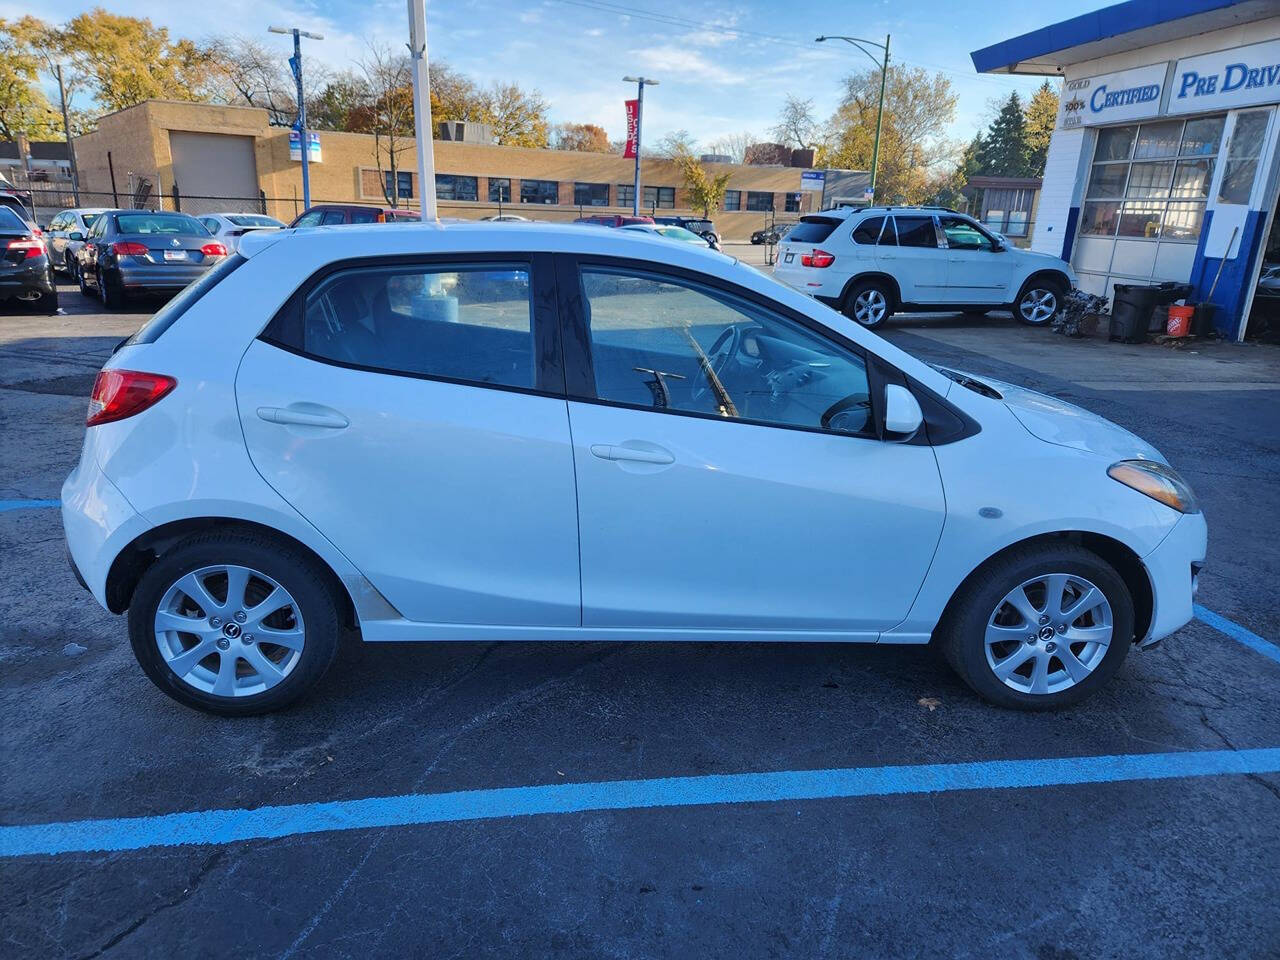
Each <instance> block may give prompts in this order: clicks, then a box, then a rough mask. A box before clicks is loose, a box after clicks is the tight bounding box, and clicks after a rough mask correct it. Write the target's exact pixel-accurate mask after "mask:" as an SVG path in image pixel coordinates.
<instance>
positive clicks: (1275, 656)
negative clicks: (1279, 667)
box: [1194, 603, 1280, 663]
mask: <svg viewBox="0 0 1280 960" xmlns="http://www.w3.org/2000/svg"><path fill="white" fill-rule="evenodd" d="M1194 609H1195V614H1196V619H1197V620H1199V621H1200V622H1201V623H1203V624H1205V625H1207V626H1210V627H1212V628H1213V629H1214V630H1217V631H1218V632H1219V633H1222V634H1226V635H1227V636H1228V637H1230V638H1231V639H1232V640H1235V641H1236V642H1237V643H1241V644H1244V646H1246V647H1248V648H1249V649H1250V650H1252V651H1254V652H1255V653H1260V654H1262V655H1263V656H1264V657H1267V658H1268V659H1271V660H1274V661H1275V662H1276V663H1280V647H1277V646H1276V645H1275V644H1274V643H1271V642H1270V641H1269V640H1264V639H1263V638H1262V637H1260V636H1258V635H1257V634H1256V633H1254V632H1253V631H1252V630H1246V629H1245V628H1244V627H1242V626H1240V624H1238V623H1236V622H1235V621H1234V620H1228V619H1227V618H1226V617H1224V616H1223V615H1222V614H1220V613H1214V612H1213V611H1212V610H1210V609H1209V608H1208V607H1202V606H1200V604H1198V603H1197V604H1194Z"/></svg>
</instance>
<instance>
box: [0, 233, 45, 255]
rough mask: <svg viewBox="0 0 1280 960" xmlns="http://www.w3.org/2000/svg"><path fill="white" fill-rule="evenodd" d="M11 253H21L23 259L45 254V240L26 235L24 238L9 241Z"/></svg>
mask: <svg viewBox="0 0 1280 960" xmlns="http://www.w3.org/2000/svg"><path fill="white" fill-rule="evenodd" d="M8 249H9V252H10V253H21V254H22V258H21V259H23V260H30V259H32V258H33V257H43V256H44V241H43V240H36V239H35V238H33V237H24V238H23V239H22V240H10V241H9V247H8Z"/></svg>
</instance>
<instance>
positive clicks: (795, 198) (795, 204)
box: [783, 193, 800, 213]
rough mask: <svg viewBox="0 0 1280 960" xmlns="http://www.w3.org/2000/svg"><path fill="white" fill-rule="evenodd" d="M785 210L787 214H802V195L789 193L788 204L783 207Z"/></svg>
mask: <svg viewBox="0 0 1280 960" xmlns="http://www.w3.org/2000/svg"><path fill="white" fill-rule="evenodd" d="M783 209H784V210H785V211H786V212H787V213H799V212H800V194H798V193H788V194H787V199H786V203H785V204H784V205H783Z"/></svg>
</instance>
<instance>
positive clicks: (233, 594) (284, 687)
mask: <svg viewBox="0 0 1280 960" xmlns="http://www.w3.org/2000/svg"><path fill="white" fill-rule="evenodd" d="M340 625H341V619H340V616H339V606H338V598H337V597H335V595H334V587H333V586H332V585H331V582H330V578H329V577H327V576H326V575H325V571H324V570H322V569H320V568H318V567H317V565H316V563H315V561H314V560H312V559H311V558H310V557H308V556H306V555H304V554H302V553H301V552H300V551H298V550H296V549H295V548H291V547H288V546H285V545H283V544H280V543H276V542H274V541H272V540H270V539H267V538H264V537H259V536H256V535H252V534H241V533H212V534H204V535H199V536H196V537H192V538H191V539H189V540H186V541H183V542H182V543H180V544H178V545H177V546H175V547H174V548H173V549H172V550H170V551H168V552H167V553H165V554H164V555H163V556H161V557H160V558H159V559H158V560H157V561H156V562H155V563H154V564H152V565H151V567H149V568H148V569H147V571H146V572H145V573H144V574H143V576H142V579H141V580H140V581H139V583H138V587H137V589H136V590H135V591H134V595H133V600H132V602H131V603H130V605H129V639H130V642H131V644H132V646H133V652H134V656H136V657H137V659H138V663H139V664H141V666H142V669H143V670H144V671H145V672H146V674H147V676H148V677H149V678H150V679H151V680H152V682H153V683H155V685H156V686H158V687H159V688H160V689H161V690H162V691H164V692H165V693H166V694H168V695H169V696H170V697H172V698H173V699H174V700H177V701H178V702H179V703H182V704H185V705H186V706H189V707H195V708H196V709H198V710H204V711H207V712H209V713H217V714H223V715H226V716H243V715H246V714H254V713H266V712H268V711H271V710H278V709H280V708H281V707H284V706H286V705H287V704H289V703H291V702H293V701H294V700H296V699H297V698H298V697H300V696H301V695H302V694H303V693H305V692H306V691H307V689H308V688H310V687H311V686H312V685H313V684H314V683H315V682H316V681H317V680H319V679H320V677H321V676H323V675H324V672H325V671H326V670H328V668H329V665H330V663H332V661H333V657H334V654H335V653H336V651H337V649H338V636H339V630H340Z"/></svg>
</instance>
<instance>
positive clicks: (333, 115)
mask: <svg viewBox="0 0 1280 960" xmlns="http://www.w3.org/2000/svg"><path fill="white" fill-rule="evenodd" d="M372 100H373V95H372V93H371V92H370V91H369V83H368V81H366V80H365V78H364V77H363V76H362V75H361V74H359V73H356V72H355V71H352V70H348V71H346V72H344V73H339V74H334V75H332V76H330V77H329V78H328V80H326V82H325V84H324V86H322V87H321V88H320V90H319V92H318V93H316V95H315V97H314V98H311V97H308V99H307V125H308V126H310V127H311V128H312V129H314V130H346V131H356V130H357V125H358V124H359V123H360V122H361V121H362V120H364V121H367V120H368V119H369V113H368V107H369V104H370V103H371V101H372Z"/></svg>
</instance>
